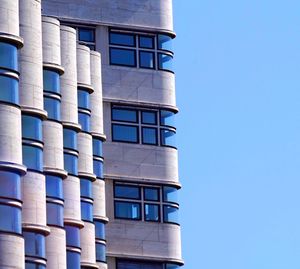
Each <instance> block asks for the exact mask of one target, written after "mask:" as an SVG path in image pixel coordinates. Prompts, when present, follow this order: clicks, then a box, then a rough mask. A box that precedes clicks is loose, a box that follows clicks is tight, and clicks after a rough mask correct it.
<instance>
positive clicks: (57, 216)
mask: <svg viewBox="0 0 300 269" xmlns="http://www.w3.org/2000/svg"><path fill="white" fill-rule="evenodd" d="M47 224H48V225H55V226H60V227H63V226H64V207H63V205H60V204H56V203H51V202H47Z"/></svg>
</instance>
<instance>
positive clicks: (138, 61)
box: [109, 30, 173, 72]
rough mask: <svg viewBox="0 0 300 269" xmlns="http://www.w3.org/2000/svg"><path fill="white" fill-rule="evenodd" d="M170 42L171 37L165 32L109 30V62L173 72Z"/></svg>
mask: <svg viewBox="0 0 300 269" xmlns="http://www.w3.org/2000/svg"><path fill="white" fill-rule="evenodd" d="M171 43H172V37H171V36H169V35H165V34H155V33H153V34H148V33H138V32H126V31H118V30H111V31H110V33H109V44H110V48H109V55H110V64H111V65H120V66H128V67H139V68H145V69H156V70H165V71H170V72H173V69H172V64H171V62H172V60H173V52H172V45H171ZM156 58H157V59H158V60H156ZM156 62H157V64H156Z"/></svg>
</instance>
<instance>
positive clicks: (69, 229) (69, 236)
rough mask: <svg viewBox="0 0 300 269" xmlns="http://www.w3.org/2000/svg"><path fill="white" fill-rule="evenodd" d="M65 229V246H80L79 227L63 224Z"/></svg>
mask: <svg viewBox="0 0 300 269" xmlns="http://www.w3.org/2000/svg"><path fill="white" fill-rule="evenodd" d="M65 230H66V244H67V246H69V247H77V248H80V229H79V228H78V227H74V226H68V225H65Z"/></svg>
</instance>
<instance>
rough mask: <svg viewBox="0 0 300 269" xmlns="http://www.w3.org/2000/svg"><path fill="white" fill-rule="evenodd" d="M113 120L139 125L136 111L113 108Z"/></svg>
mask: <svg viewBox="0 0 300 269" xmlns="http://www.w3.org/2000/svg"><path fill="white" fill-rule="evenodd" d="M112 120H115V121H124V122H134V123H137V122H138V116H137V111H136V110H134V109H125V108H113V109H112Z"/></svg>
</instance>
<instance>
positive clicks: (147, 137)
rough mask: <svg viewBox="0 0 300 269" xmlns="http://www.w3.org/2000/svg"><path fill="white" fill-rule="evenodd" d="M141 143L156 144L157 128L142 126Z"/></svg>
mask: <svg viewBox="0 0 300 269" xmlns="http://www.w3.org/2000/svg"><path fill="white" fill-rule="evenodd" d="M142 133H143V144H150V145H157V129H155V128H146V127H143V128H142Z"/></svg>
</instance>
